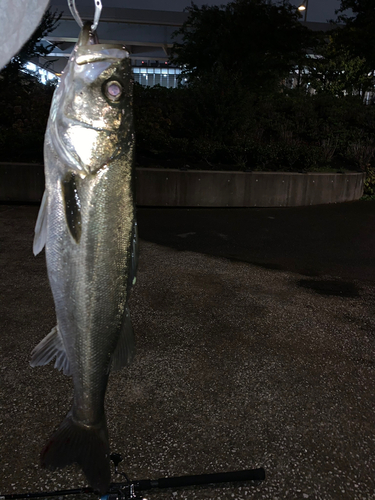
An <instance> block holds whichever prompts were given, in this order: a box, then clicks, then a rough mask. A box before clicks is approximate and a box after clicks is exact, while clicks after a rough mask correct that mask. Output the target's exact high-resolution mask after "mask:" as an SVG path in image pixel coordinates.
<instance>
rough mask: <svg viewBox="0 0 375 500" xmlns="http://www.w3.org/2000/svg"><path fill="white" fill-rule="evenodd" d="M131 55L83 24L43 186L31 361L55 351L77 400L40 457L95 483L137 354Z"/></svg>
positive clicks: (100, 483)
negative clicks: (48, 297)
mask: <svg viewBox="0 0 375 500" xmlns="http://www.w3.org/2000/svg"><path fill="white" fill-rule="evenodd" d="M128 56H129V54H128V53H127V52H126V50H125V49H124V47H122V46H120V45H103V44H99V42H98V40H97V38H96V35H95V34H92V33H91V31H90V23H87V24H86V25H84V27H83V28H82V31H81V34H80V37H79V40H78V42H77V44H76V46H75V48H74V50H73V53H72V55H71V57H70V60H69V62H68V65H67V67H66V69H65V71H64V73H63V75H62V77H61V81H60V84H59V87H58V88H57V90H56V92H55V94H54V97H53V101H52V104H51V110H50V116H49V121H48V125H47V130H46V135H45V145H44V157H45V176H46V189H45V194H44V196H43V200H42V205H41V209H40V212H39V216H38V220H37V224H36V228H35V239H34V253H35V254H37V253H38V252H39V251H40V250H41V249H42V248H43V247H44V245H45V247H46V260H47V269H48V277H49V281H50V285H51V289H52V293H53V298H54V302H55V309H56V317H57V326H56V327H55V328H53V329H52V331H51V332H50V333H49V334H48V335H47V337H46V338H45V339H43V340H42V341H41V342H40V343H39V344H38V346H37V347H36V348H35V349H34V351H33V352H32V359H31V363H30V364H31V366H40V365H45V364H47V363H49V362H50V361H52V360H53V359H54V358H56V362H55V367H56V368H58V369H60V370H63V372H64V373H65V374H67V375H71V376H72V378H73V386H74V397H73V406H72V409H71V411H70V412H69V413H68V415H67V417H66V418H65V420H64V421H63V422H62V423H61V425H60V427H59V428H58V429H57V431H56V432H55V433H54V434H53V436H52V438H51V439H50V441H49V442H48V444H47V445H46V446H45V448H44V449H43V451H42V454H41V462H42V465H43V466H45V467H47V468H50V469H52V470H53V469H55V468H61V467H65V466H66V465H69V464H71V463H74V462H76V463H78V464H79V465H80V466H81V468H82V470H83V472H84V473H85V475H86V477H87V479H88V482H89V484H90V486H91V487H93V488H94V489H95V490H97V491H99V492H100V493H105V492H106V491H107V489H108V486H109V483H110V465H109V444H108V431H107V425H106V418H105V412H104V397H105V392H106V387H107V381H108V375H109V372H110V370H111V369H112V370H115V369H119V368H120V367H122V366H125V365H127V364H128V363H129V361H130V360H131V357H132V355H133V347H134V336H133V330H132V325H131V320H130V315H129V309H128V305H127V301H128V297H129V292H130V289H131V287H132V284H133V283H134V282H135V275H136V268H137V226H136V221H135V196H134V182H133V152H134V133H133V119H132V79H131V68H130V60H129V57H128Z"/></svg>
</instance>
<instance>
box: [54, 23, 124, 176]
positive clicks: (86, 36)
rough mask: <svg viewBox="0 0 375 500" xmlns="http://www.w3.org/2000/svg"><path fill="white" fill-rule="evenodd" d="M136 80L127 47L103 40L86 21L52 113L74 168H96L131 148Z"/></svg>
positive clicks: (60, 142) (57, 140) (59, 140)
mask: <svg viewBox="0 0 375 500" xmlns="http://www.w3.org/2000/svg"><path fill="white" fill-rule="evenodd" d="M132 84H133V81H132V76H131V65H130V58H129V53H128V52H127V51H126V49H125V47H123V46H121V45H115V44H100V43H98V40H97V38H96V37H95V36H93V35H92V33H91V32H90V23H88V24H86V25H84V27H83V28H82V31H81V34H80V37H79V39H78V43H77V44H76V46H75V48H74V51H73V53H72V55H71V57H70V60H69V62H68V65H67V67H66V69H65V71H64V74H63V75H62V78H61V81H60V85H59V87H58V89H57V91H56V95H55V97H54V102H53V103H52V106H51V112H50V121H51V122H52V125H53V126H52V139H53V142H54V143H55V144H56V145H57V147H55V150H56V149H58V150H59V152H60V156H61V151H62V155H63V157H65V159H66V160H68V163H71V164H73V169H74V167H75V168H76V169H78V170H81V171H83V172H86V173H93V172H95V171H97V170H98V169H100V168H101V167H102V166H103V165H106V164H108V163H109V162H110V161H111V160H113V159H114V158H116V157H118V155H120V154H121V153H122V152H123V151H124V150H125V149H129V147H131V145H132V143H133V142H134V133H133V112H132ZM71 167H72V165H71Z"/></svg>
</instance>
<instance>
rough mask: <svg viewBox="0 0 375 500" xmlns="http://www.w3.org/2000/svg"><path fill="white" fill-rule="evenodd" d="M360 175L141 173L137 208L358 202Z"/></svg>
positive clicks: (360, 188) (142, 170) (139, 175)
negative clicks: (142, 206)
mask: <svg viewBox="0 0 375 500" xmlns="http://www.w3.org/2000/svg"><path fill="white" fill-rule="evenodd" d="M364 180H365V174H364V173H350V174H320V173H311V174H310V173H309V174H298V173H289V172H212V171H202V170H191V171H186V172H184V171H179V170H168V169H152V168H140V169H137V173H136V185H137V204H138V205H145V206H147V205H149V206H170V207H293V206H300V205H319V204H323V203H339V202H343V201H353V200H358V199H359V198H360V197H361V196H362V195H363V184H364Z"/></svg>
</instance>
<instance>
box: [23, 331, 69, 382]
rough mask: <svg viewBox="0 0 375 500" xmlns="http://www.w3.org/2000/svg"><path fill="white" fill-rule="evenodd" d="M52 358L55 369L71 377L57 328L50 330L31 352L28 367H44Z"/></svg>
mask: <svg viewBox="0 0 375 500" xmlns="http://www.w3.org/2000/svg"><path fill="white" fill-rule="evenodd" d="M53 358H56V361H55V368H57V369H58V370H62V371H63V373H64V375H71V371H70V363H69V359H68V356H67V355H66V352H65V347H64V344H63V340H62V338H61V335H60V332H59V329H58V326H55V327H54V328H52V330H51V331H50V332H49V334H48V335H47V336H46V337H44V339H43V340H42V341H41V342H39V344H38V345H37V346H36V347H35V349H34V350H33V351H32V353H31V361H30V365H31V366H32V367H34V366H44V365H46V364H48V363H49V362H50V361H52V360H53Z"/></svg>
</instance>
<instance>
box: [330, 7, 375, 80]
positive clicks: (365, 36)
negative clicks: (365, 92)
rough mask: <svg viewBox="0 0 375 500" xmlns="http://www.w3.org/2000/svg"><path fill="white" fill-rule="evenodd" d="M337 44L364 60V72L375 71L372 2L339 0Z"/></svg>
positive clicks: (374, 9)
mask: <svg viewBox="0 0 375 500" xmlns="http://www.w3.org/2000/svg"><path fill="white" fill-rule="evenodd" d="M336 14H339V16H338V22H339V23H342V24H344V26H343V27H342V28H341V29H339V30H338V36H337V42H338V43H340V44H341V45H342V46H344V47H346V48H347V50H348V51H349V52H350V53H351V54H352V55H353V56H357V57H360V58H361V59H362V58H363V59H365V62H366V71H367V72H372V71H374V70H375V2H374V0H341V4H340V8H339V9H338V10H337V11H336Z"/></svg>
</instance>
